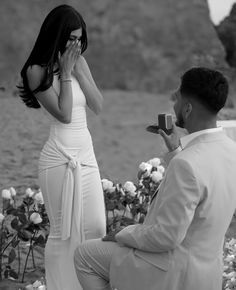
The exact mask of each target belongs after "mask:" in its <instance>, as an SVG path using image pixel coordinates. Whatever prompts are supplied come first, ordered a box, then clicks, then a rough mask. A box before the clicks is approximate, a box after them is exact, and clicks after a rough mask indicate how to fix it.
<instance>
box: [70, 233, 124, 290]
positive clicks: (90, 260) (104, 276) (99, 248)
mask: <svg viewBox="0 0 236 290" xmlns="http://www.w3.org/2000/svg"><path fill="white" fill-rule="evenodd" d="M118 248H119V245H118V244H117V243H115V242H103V241H102V240H101V239H96V240H90V241H86V242H85V243H83V244H81V245H79V246H78V247H77V249H76V250H75V255H74V264H75V270H76V274H77V277H78V279H79V281H80V284H81V285H82V287H83V290H111V289H112V288H111V286H110V283H109V272H110V264H111V259H112V255H113V254H114V252H115V251H116V250H117V249H118Z"/></svg>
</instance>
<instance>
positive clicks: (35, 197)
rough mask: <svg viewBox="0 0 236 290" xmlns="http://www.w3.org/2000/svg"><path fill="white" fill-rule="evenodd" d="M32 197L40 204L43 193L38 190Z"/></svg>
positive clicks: (42, 201) (42, 202)
mask: <svg viewBox="0 0 236 290" xmlns="http://www.w3.org/2000/svg"><path fill="white" fill-rule="evenodd" d="M34 199H35V200H36V201H37V202H38V203H40V204H44V200H43V194H42V192H41V191H39V192H38V193H36V194H35V196H34Z"/></svg>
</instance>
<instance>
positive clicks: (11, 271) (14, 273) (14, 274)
mask: <svg viewBox="0 0 236 290" xmlns="http://www.w3.org/2000/svg"><path fill="white" fill-rule="evenodd" d="M9 277H11V278H13V279H15V280H16V279H18V274H17V273H16V272H15V271H14V270H12V269H11V270H10V271H9Z"/></svg>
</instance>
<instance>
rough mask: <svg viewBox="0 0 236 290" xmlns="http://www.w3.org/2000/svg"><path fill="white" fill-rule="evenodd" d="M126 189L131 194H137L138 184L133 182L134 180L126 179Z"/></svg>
mask: <svg viewBox="0 0 236 290" xmlns="http://www.w3.org/2000/svg"><path fill="white" fill-rule="evenodd" d="M124 190H125V191H127V192H128V193H129V194H130V195H131V196H135V195H136V192H135V191H136V186H135V185H134V184H133V182H132V181H126V183H125V184H124Z"/></svg>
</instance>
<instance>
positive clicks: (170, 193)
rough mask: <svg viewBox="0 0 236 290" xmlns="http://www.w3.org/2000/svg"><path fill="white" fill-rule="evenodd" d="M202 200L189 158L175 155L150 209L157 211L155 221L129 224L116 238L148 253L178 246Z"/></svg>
mask: <svg viewBox="0 0 236 290" xmlns="http://www.w3.org/2000/svg"><path fill="white" fill-rule="evenodd" d="M199 201H200V191H199V186H198V183H197V181H196V179H195V176H194V174H193V171H192V168H191V167H190V166H189V164H188V163H187V162H186V161H185V160H182V159H180V158H175V159H173V160H172V161H171V163H170V165H169V168H168V170H167V173H166V177H165V179H164V180H163V184H162V186H161V187H160V191H159V193H158V197H157V200H156V201H154V202H155V204H154V206H153V207H152V208H151V209H150V210H151V211H156V215H155V218H154V220H153V222H152V224H139V225H132V226H128V227H126V228H125V229H123V230H122V231H120V232H119V233H118V234H117V235H116V237H115V238H116V240H117V242H118V243H120V244H123V245H125V246H128V247H132V248H135V249H139V250H142V251H147V252H163V251H168V250H171V249H174V248H175V247H176V245H178V244H180V243H181V242H182V241H183V239H184V237H185V235H186V232H187V230H188V227H189V225H190V224H191V222H192V219H193V216H194V212H195V209H196V207H197V205H198V204H199ZM152 214H153V213H152Z"/></svg>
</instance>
